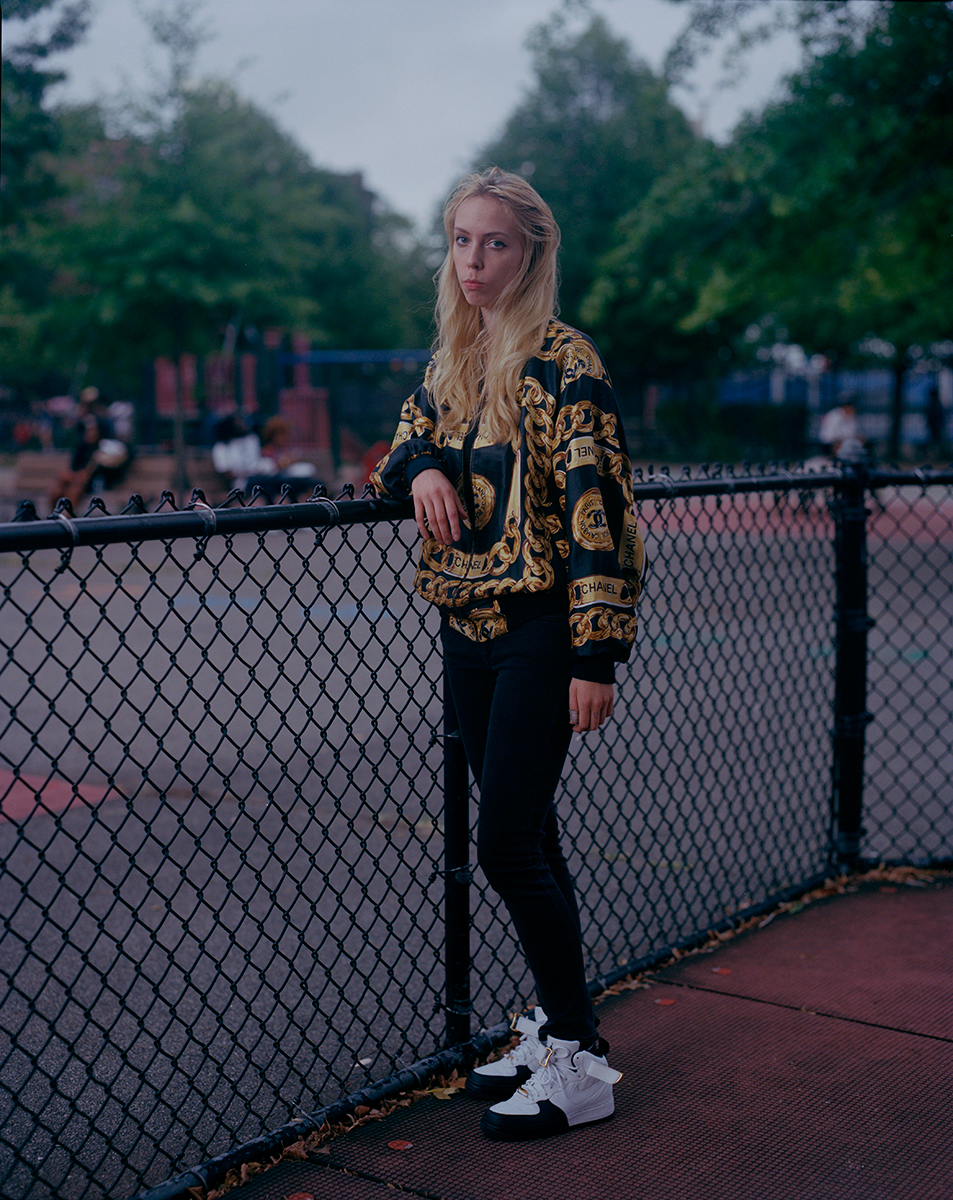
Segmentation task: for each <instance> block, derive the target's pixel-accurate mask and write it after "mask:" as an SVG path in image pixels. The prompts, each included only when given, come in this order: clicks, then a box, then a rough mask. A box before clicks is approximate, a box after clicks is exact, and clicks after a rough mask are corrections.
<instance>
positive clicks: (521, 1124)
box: [480, 1100, 615, 1142]
mask: <svg viewBox="0 0 953 1200" xmlns="http://www.w3.org/2000/svg"><path fill="white" fill-rule="evenodd" d="M614 1115H615V1114H614V1113H609V1115H608V1116H607V1117H597V1118H596V1119H595V1120H594V1121H580V1123H579V1124H578V1125H570V1124H569V1122H568V1121H567V1120H566V1114H565V1113H564V1112H563V1111H562V1109H561V1108H557V1107H556V1105H555V1104H551V1103H550V1102H549V1101H548V1100H544V1101H542V1103H541V1104H540V1112H539V1113H538V1114H537V1115H536V1116H534V1117H508V1116H506V1115H505V1114H503V1113H495V1112H493V1111H492V1109H491V1110H490V1111H488V1112H485V1113H484V1114H483V1116H482V1118H481V1119H480V1129H481V1130H482V1131H483V1133H484V1134H486V1136H487V1137H488V1138H492V1139H493V1141H495V1142H529V1141H534V1140H535V1139H537V1138H545V1137H555V1136H556V1134H559V1133H569V1132H570V1131H571V1130H573V1129H586V1128H587V1127H588V1126H589V1125H601V1124H602V1123H603V1121H611V1120H612V1118H613V1116H614Z"/></svg>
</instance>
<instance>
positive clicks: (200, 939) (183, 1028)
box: [0, 497, 953, 1197]
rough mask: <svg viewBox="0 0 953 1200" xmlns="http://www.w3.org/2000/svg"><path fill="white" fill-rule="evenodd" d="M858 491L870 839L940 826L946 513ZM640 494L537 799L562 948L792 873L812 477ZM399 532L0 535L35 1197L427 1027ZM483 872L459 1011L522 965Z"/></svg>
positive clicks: (636, 938) (7, 938) (811, 802)
mask: <svg viewBox="0 0 953 1200" xmlns="http://www.w3.org/2000/svg"><path fill="white" fill-rule="evenodd" d="M887 500H888V502H887V504H886V506H885V508H884V510H883V512H882V513H880V514H878V517H877V518H876V519H875V524H876V522H879V532H878V531H877V528H876V527H875V530H874V532H875V534H877V536H874V537H872V538H871V576H872V584H876V585H877V586H872V591H873V592H874V596H873V599H872V609H877V607H878V605H879V610H878V611H877V616H878V624H877V626H875V628H874V630H872V632H871V638H870V647H871V654H870V658H871V665H870V678H871V684H872V693H873V696H874V698H875V699H879V700H880V704H879V705H878V706H877V707H876V709H875V714H874V715H875V724H874V725H873V726H872V729H873V731H874V733H875V735H876V736H875V737H874V739H873V743H872V753H871V764H872V766H871V771H870V779H869V781H868V789H867V790H868V795H869V796H871V797H872V804H873V806H874V812H876V811H878V809H877V807H876V806H879V807H880V809H881V810H882V811H883V812H884V813H885V814H886V817H885V819H884V822H883V823H881V824H880V825H878V826H877V827H876V828H875V829H873V830H872V831H871V832H870V833H868V838H869V839H870V845H871V846H873V847H874V849H875V852H878V853H879V852H880V850H879V847H878V845H877V841H878V839H879V842H880V844H881V845H883V846H884V847H885V848H886V847H887V845H888V844H889V845H890V847H891V848H893V849H894V851H895V853H896V854H897V856H900V855H907V856H909V855H911V854H912V855H914V856H916V855H917V854H918V853H919V854H921V855H923V856H930V855H933V856H942V852H943V849H944V847H946V852H947V854H949V848H950V846H951V841H953V818H951V816H950V809H951V805H950V803H949V799H950V798H949V795H948V789H949V779H950V778H951V776H953V762H951V759H950V754H951V750H950V743H949V739H948V737H947V736H946V733H945V732H944V730H945V729H946V728H947V726H946V724H945V723H944V721H942V720H940V719H939V718H938V716H937V708H938V706H939V707H940V709H941V710H942V704H943V702H944V701H943V697H944V696H946V697H947V702H948V696H949V690H948V687H949V663H950V661H951V658H953V644H951V636H953V635H951V631H950V621H949V613H948V610H947V605H946V604H945V602H944V597H948V596H949V594H950V590H951V586H953V567H951V558H950V543H949V540H944V539H945V538H947V534H944V532H943V530H944V529H948V526H942V527H940V526H937V527H936V528H934V527H933V526H932V525H930V524H929V523H927V524H925V521H927V522H929V521H932V520H933V519H934V518H933V517H932V516H929V514H927V515H926V517H924V519H920V518H919V517H917V519H916V520H914V519H913V518H912V517H911V515H910V514H911V512H914V502H910V501H908V500H907V499H905V498H903V497H897V501H898V502H897V503H891V498H889V497H888V498H887ZM900 501H902V503H900ZM931 511H932V510H931ZM884 514H887V516H889V520H888V519H886V518H885V515H884ZM914 515H916V514H915V512H914ZM643 520H644V523H645V524H646V527H647V530H648V534H649V539H648V544H649V550H650V554H651V556H652V566H651V573H650V576H649V581H648V585H647V589H646V595H645V598H644V602H643V606H642V628H641V632H640V643H639V647H638V651H637V654H636V656H635V659H634V661H633V664H632V665H631V667H629V668H626V669H625V671H624V672H621V673H620V680H619V682H620V701H619V705H618V709H617V713H616V716H615V718H614V720H613V723H612V725H611V726H610V728H609V729H607V730H606V732H605V733H604V734H600V735H598V736H590V737H589V738H582V737H576V738H574V745H573V749H572V752H571V753H572V756H573V759H574V763H573V766H574V770H572V771H568V772H567V775H566V785H565V794H564V796H563V797H562V799H561V812H562V816H563V819H564V822H565V828H566V836H567V838H568V840H569V841H570V842H571V844H572V846H573V865H574V868H575V870H576V874H577V880H578V884H579V890H580V894H581V898H582V908H583V920H584V924H585V927H586V938H587V947H588V949H589V953H590V956H591V971H592V975H593V977H598V976H599V975H603V974H606V973H608V972H610V971H611V970H613V969H615V968H616V967H618V966H620V965H622V964H625V963H626V962H628V961H631V960H632V959H634V958H638V957H639V956H640V955H643V954H646V953H648V952H649V951H651V950H652V949H653V948H656V947H659V946H663V945H666V944H668V943H669V942H671V941H673V940H677V939H678V938H679V937H680V936H684V935H685V934H686V933H688V932H691V931H694V930H696V929H704V928H706V927H708V926H710V925H711V924H714V923H717V922H718V921H720V920H722V919H723V918H724V917H726V916H728V915H731V914H732V913H735V912H737V911H739V910H740V909H743V908H744V907H745V906H746V905H748V904H750V903H754V902H757V901H758V900H760V899H761V898H763V897H764V896H766V895H770V894H772V893H774V892H776V891H778V890H780V889H782V888H784V887H787V886H789V885H790V884H792V883H796V882H798V881H799V880H802V879H806V878H809V877H811V876H812V875H813V874H814V873H815V872H816V871H817V870H819V869H821V868H822V866H823V863H824V858H825V852H826V843H827V834H828V820H829V815H828V811H827V809H828V801H829V792H830V782H829V761H830V737H829V726H830V702H831V695H832V669H833V629H832V624H831V605H832V583H831V580H830V572H831V563H832V550H831V546H830V540H829V539H830V521H829V517H828V515H827V513H826V511H825V509H824V507H823V505H822V504H820V503H818V504H817V505H816V506H814V507H813V508H812V509H811V511H809V512H804V511H803V510H792V509H790V508H784V507H776V506H771V505H770V503H769V502H767V501H761V500H760V498H759V499H757V500H751V501H746V502H745V503H744V504H735V505H729V506H722V505H717V504H710V503H708V502H704V503H702V502H698V503H696V504H695V505H694V507H693V506H692V505H691V504H686V505H684V506H682V508H681V510H680V511H676V510H675V508H674V507H669V508H664V507H663V506H661V505H659V506H656V507H655V511H654V512H648V513H646V514H643ZM402 539H403V540H401V537H397V538H395V536H394V535H393V534H392V531H391V529H390V527H382V528H381V529H378V531H377V532H376V534H375V535H374V536H373V537H368V536H367V535H366V534H365V532H364V531H363V530H360V531H358V530H352V531H348V532H347V533H343V534H342V533H341V532H340V531H333V532H332V533H331V534H329V535H328V537H327V538H326V539H325V540H324V543H323V545H321V546H317V547H316V546H315V540H314V537H313V536H312V535H310V534H306V533H299V534H297V535H295V536H294V537H293V538H292V539H291V541H290V542H289V541H288V540H287V539H286V538H285V537H284V535H273V536H270V537H269V538H266V539H265V540H264V541H263V542H262V543H259V540H258V539H257V538H255V537H253V536H248V535H246V536H244V537H243V538H239V539H235V541H234V543H233V544H231V545H230V546H227V547H226V546H225V544H224V543H222V542H221V541H219V542H218V543H215V542H214V541H213V542H210V543H209V544H208V545H206V546H205V547H198V546H197V545H196V543H194V542H190V543H187V544H186V543H182V544H179V545H173V546H170V547H169V548H168V549H167V548H166V547H165V546H163V545H161V544H151V545H148V544H143V545H142V546H141V547H139V548H138V550H137V552H136V555H135V558H134V559H133V560H132V561H130V558H129V554H128V551H126V550H124V549H122V548H119V547H111V548H108V549H107V550H105V551H104V552H102V554H101V555H99V556H97V555H96V553H95V552H94V551H78V550H77V551H75V552H74V554H73V557H72V560H71V561H70V562H69V563H68V565H66V566H65V568H64V569H63V570H60V571H59V572H58V573H57V568H59V567H60V566H61V565H62V564H61V558H60V555H59V554H49V553H46V552H44V553H43V554H36V555H34V556H33V557H32V561H31V565H30V567H29V569H26V570H25V569H24V568H23V567H22V565H21V563H20V561H19V559H12V558H8V559H6V560H4V561H3V562H2V563H0V576H2V579H3V582H4V585H5V587H6V589H7V590H6V593H5V604H4V610H3V634H2V637H3V641H4V642H5V644H6V645H7V647H9V653H8V658H7V661H6V664H5V665H4V668H3V672H2V674H0V688H2V691H3V694H4V697H5V701H6V703H7V704H9V706H10V711H11V714H12V719H11V721H10V723H9V724H7V726H6V728H5V730H4V733H3V760H4V761H3V764H2V765H3V767H7V765H8V764H9V765H10V766H11V767H12V766H14V765H15V766H16V767H17V768H18V770H19V771H20V772H21V773H22V774H24V775H25V776H27V777H28V778H29V783H30V786H29V787H28V788H24V787H22V786H15V785H12V784H11V785H10V786H5V785H4V786H5V795H4V799H3V812H4V815H5V817H6V820H5V821H3V822H0V855H2V859H3V864H4V865H3V869H2V871H0V906H2V911H3V914H4V929H3V934H2V937H0V962H2V964H3V970H4V973H5V974H6V975H7V976H8V978H10V979H12V980H14V986H13V987H12V988H11V989H9V990H8V992H7V993H6V996H5V998H4V999H3V1001H0V1023H2V1028H3V1029H4V1030H5V1031H6V1035H7V1038H8V1046H9V1050H8V1052H7V1054H6V1057H5V1059H4V1061H3V1065H2V1068H0V1080H2V1083H3V1091H4V1093H6V1103H7V1104H8V1108H7V1111H6V1112H5V1113H4V1114H3V1120H4V1130H5V1133H4V1136H5V1138H6V1139H8V1141H9V1142H10V1143H11V1144H13V1145H17V1146H19V1147H21V1148H22V1150H21V1152H22V1153H23V1155H24V1157H25V1158H27V1159H29V1160H32V1161H34V1162H35V1163H36V1164H37V1167H36V1170H37V1171H38V1172H39V1174H40V1176H41V1177H44V1178H47V1179H57V1180H59V1181H60V1182H59V1183H58V1184H57V1188H56V1191H55V1193H52V1194H56V1195H60V1196H63V1197H68V1196H70V1195H81V1194H82V1189H83V1186H84V1184H83V1179H84V1172H85V1173H86V1175H87V1176H89V1177H91V1178H93V1179H94V1180H96V1181H97V1182H98V1185H99V1186H100V1187H101V1188H102V1194H110V1195H123V1194H129V1193H131V1191H132V1190H134V1188H133V1186H132V1184H133V1181H135V1180H136V1179H137V1178H138V1177H143V1176H144V1177H145V1178H147V1180H148V1181H149V1182H152V1183H155V1182H159V1181H161V1179H163V1178H165V1177H167V1176H168V1175H171V1174H174V1173H176V1171H178V1170H181V1169H183V1168H184V1167H186V1166H189V1165H194V1164H195V1163H197V1162H200V1161H204V1160H206V1159H207V1158H209V1157H210V1156H211V1155H213V1154H215V1153H220V1152H221V1151H223V1150H224V1149H226V1148H228V1146H230V1145H232V1144H234V1143H235V1142H240V1141H243V1140H247V1139H249V1138H252V1137H255V1136H257V1135H258V1134H259V1133H260V1132H261V1131H262V1130H267V1129H270V1128H275V1127H277V1126H279V1125H282V1124H284V1123H285V1122H286V1121H288V1120H289V1119H293V1117H294V1116H295V1114H297V1113H300V1112H307V1111H312V1110H314V1109H317V1108H319V1107H320V1106H321V1105H322V1104H326V1103H329V1102H330V1101H331V1100H333V1099H335V1098H337V1096H339V1095H342V1094H347V1093H349V1092H353V1091H355V1090H357V1089H358V1088H360V1087H362V1086H364V1085H366V1084H367V1083H368V1082H370V1081H372V1080H375V1079H380V1078H383V1077H385V1076H386V1075H388V1074H389V1073H390V1072H391V1071H393V1070H395V1069H397V1068H399V1067H400V1066H402V1065H403V1066H405V1065H409V1064H410V1063H412V1062H413V1061H415V1060H416V1059H418V1058H420V1057H422V1056H424V1055H426V1054H428V1053H430V1052H431V1051H432V1050H433V1049H434V1048H435V1046H436V1045H438V1044H439V1043H440V1040H441V1031H442V1023H443V1016H442V1012H441V1009H440V1002H441V1000H442V987H443V977H442V967H441V960H442V924H441V905H442V883H441V881H440V878H439V876H438V877H436V878H435V877H434V873H435V872H436V871H438V870H439V868H440V867H441V866H442V852H443V846H442V793H441V747H440V744H439V742H433V740H432V739H433V734H434V733H435V732H438V731H439V728H440V714H441V702H440V678H439V660H438V658H437V657H436V656H435V655H434V653H433V636H434V633H435V623H434V620H433V615H432V614H429V613H426V612H424V611H422V610H421V607H420V606H419V605H418V604H417V603H416V602H415V601H414V600H413V599H412V598H411V597H410V592H411V582H412V574H413V568H412V564H411V563H410V561H409V558H408V552H409V548H411V547H412V543H411V540H410V530H409V528H408V527H407V526H405V527H404V530H403V531H402ZM405 542H406V544H405ZM911 579H912V580H916V581H917V586H916V587H913V586H911V584H910V583H909V580H911ZM888 585H889V587H888ZM918 765H919V769H918ZM11 778H12V776H11ZM944 789H946V790H944ZM3 790H4V787H0V791H3ZM37 794H39V795H40V801H39V803H37V800H36V795H37ZM931 804H932V805H933V808H934V810H935V811H931V810H930V805H931ZM924 812H926V816H924ZM480 885H481V880H480V877H479V875H478V876H477V877H476V879H475V884H474V888H473V898H472V924H473V933H472V936H471V952H472V954H473V959H474V972H473V974H474V980H473V983H474V991H473V1000H474V1009H475V1016H474V1025H475V1026H481V1025H493V1024H496V1023H497V1021H498V1020H499V1019H500V1016H501V1013H502V1012H503V1011H504V1010H505V1009H506V1008H507V1007H512V1006H513V1005H514V1004H517V1003H522V1002H523V1001H524V1000H525V999H526V998H527V997H526V993H527V991H528V981H527V979H526V974H525V966H524V964H523V962H522V959H521V956H520V955H519V952H518V949H517V948H516V946H515V945H514V944H513V941H512V938H511V935H510V934H509V932H508V928H507V925H506V923H505V921H503V920H501V919H500V915H499V913H498V912H497V909H496V906H495V903H494V901H493V898H492V897H491V896H487V894H486V893H485V892H484V891H483V889H482V888H481V886H480ZM103 1129H106V1130H108V1131H109V1134H108V1142H109V1144H108V1146H105V1147H104V1145H103V1141H104V1139H103V1136H102V1135H101V1134H100V1133H98V1132H97V1131H98V1130H103ZM24 1178H25V1176H24V1175H23V1173H22V1172H19V1173H18V1172H17V1170H16V1169H13V1173H12V1174H11V1175H10V1176H9V1177H8V1185H9V1186H14V1187H16V1186H20V1181H21V1180H22V1179H24ZM10 1194H11V1196H13V1195H15V1194H18V1193H16V1192H15V1191H12V1192H11V1193H10ZM22 1194H24V1195H25V1194H27V1193H26V1192H23V1193H22ZM29 1194H30V1195H39V1194H42V1193H41V1192H35V1191H34V1192H30V1193H29Z"/></svg>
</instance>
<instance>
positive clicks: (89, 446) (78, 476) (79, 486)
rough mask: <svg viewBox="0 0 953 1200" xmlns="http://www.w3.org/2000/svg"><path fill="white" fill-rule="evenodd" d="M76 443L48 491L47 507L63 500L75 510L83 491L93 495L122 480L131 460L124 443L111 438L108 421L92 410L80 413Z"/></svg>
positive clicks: (111, 431) (54, 505) (110, 428)
mask: <svg viewBox="0 0 953 1200" xmlns="http://www.w3.org/2000/svg"><path fill="white" fill-rule="evenodd" d="M78 432H79V441H78V442H77V444H76V446H75V447H74V449H73V453H72V456H71V458H70V465H69V467H68V469H67V470H65V471H64V472H63V473H62V474H61V475H60V476H59V478H58V479H57V481H56V483H55V485H54V486H53V488H52V489H51V491H50V494H49V496H48V500H49V503H50V508H55V507H56V502H57V500H59V499H60V498H61V497H64V496H65V497H66V499H67V500H69V502H70V504H71V505H72V506H73V508H76V507H77V505H78V504H79V502H80V500H81V499H82V497H83V496H84V495H85V494H86V493H87V492H92V493H93V494H97V493H99V492H104V491H107V490H108V489H109V488H114V487H116V486H117V485H118V484H120V483H121V482H122V480H123V479H124V478H125V475H126V472H127V471H128V470H129V464H130V462H131V461H132V450H131V448H130V446H129V445H128V443H126V442H123V441H120V440H119V439H118V438H117V437H115V436H114V433H113V429H112V426H111V425H110V423H109V421H108V420H106V419H105V418H104V417H102V416H98V415H97V414H96V412H95V411H88V412H86V413H84V414H83V415H82V416H81V417H80V419H79V424H78Z"/></svg>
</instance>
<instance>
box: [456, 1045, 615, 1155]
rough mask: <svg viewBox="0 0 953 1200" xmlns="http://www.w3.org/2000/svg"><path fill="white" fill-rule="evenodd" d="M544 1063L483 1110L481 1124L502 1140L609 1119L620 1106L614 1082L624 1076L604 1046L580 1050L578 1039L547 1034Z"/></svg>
mask: <svg viewBox="0 0 953 1200" xmlns="http://www.w3.org/2000/svg"><path fill="white" fill-rule="evenodd" d="M547 1046H548V1053H547V1055H546V1057H545V1058H544V1059H543V1065H542V1066H541V1067H540V1069H539V1070H538V1071H536V1072H535V1073H534V1074H533V1075H532V1076H531V1077H530V1078H529V1079H527V1081H526V1082H525V1083H524V1084H523V1085H522V1086H521V1087H520V1088H518V1089H517V1091H516V1092H514V1093H513V1095H512V1096H511V1097H510V1098H509V1099H508V1100H503V1101H501V1102H500V1103H499V1104H494V1105H493V1107H492V1108H489V1109H487V1111H486V1112H485V1113H484V1114H483V1120H482V1121H481V1122H480V1128H481V1129H482V1130H483V1132H484V1133H485V1134H486V1135H487V1136H488V1137H491V1138H497V1139H498V1140H500V1141H507V1142H513V1141H522V1140H524V1139H528V1138H538V1137H548V1136H549V1135H550V1134H553V1133H565V1132H566V1131H567V1130H568V1129H571V1128H572V1127H573V1126H574V1125H590V1124H592V1123H593V1122H594V1121H605V1120H606V1119H607V1118H608V1117H611V1116H612V1114H613V1112H614V1111H615V1103H614V1101H613V1099H612V1085H613V1084H615V1083H618V1082H619V1080H620V1079H621V1078H622V1075H621V1073H620V1072H619V1071H614V1070H613V1069H612V1068H611V1067H610V1066H609V1064H608V1063H607V1062H606V1060H605V1057H604V1055H603V1054H600V1053H599V1051H600V1050H603V1049H605V1048H607V1047H605V1045H604V1043H602V1042H601V1041H600V1042H597V1043H596V1045H595V1046H594V1047H593V1048H592V1050H580V1049H579V1043H578V1042H564V1041H561V1040H560V1039H559V1038H554V1037H551V1038H548V1039H547Z"/></svg>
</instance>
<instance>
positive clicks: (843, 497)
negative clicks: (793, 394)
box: [831, 462, 872, 868]
mask: <svg viewBox="0 0 953 1200" xmlns="http://www.w3.org/2000/svg"><path fill="white" fill-rule="evenodd" d="M842 465H843V468H844V475H843V478H842V480H841V481H840V482H839V483H838V484H836V485H835V488H834V547H835V550H834V553H835V572H836V588H837V590H836V604H837V611H836V626H837V658H836V665H835V677H834V736H833V743H834V744H833V762H832V767H831V775H832V792H831V824H832V830H831V833H832V845H831V854H832V858H833V859H834V860H835V862H836V863H838V864H842V865H843V866H845V867H848V868H853V867H855V866H856V865H857V863H858V860H859V858H860V843H861V838H862V835H863V827H862V825H861V821H862V817H863V801H864V748H865V730H866V728H867V724H868V722H869V721H870V714H869V713H868V712H867V632H868V630H869V629H870V627H871V624H872V621H871V620H870V617H869V615H868V613H867V509H866V507H865V503H864V501H865V498H866V493H867V468H866V464H865V463H862V462H861V463H855V462H844V463H842Z"/></svg>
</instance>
